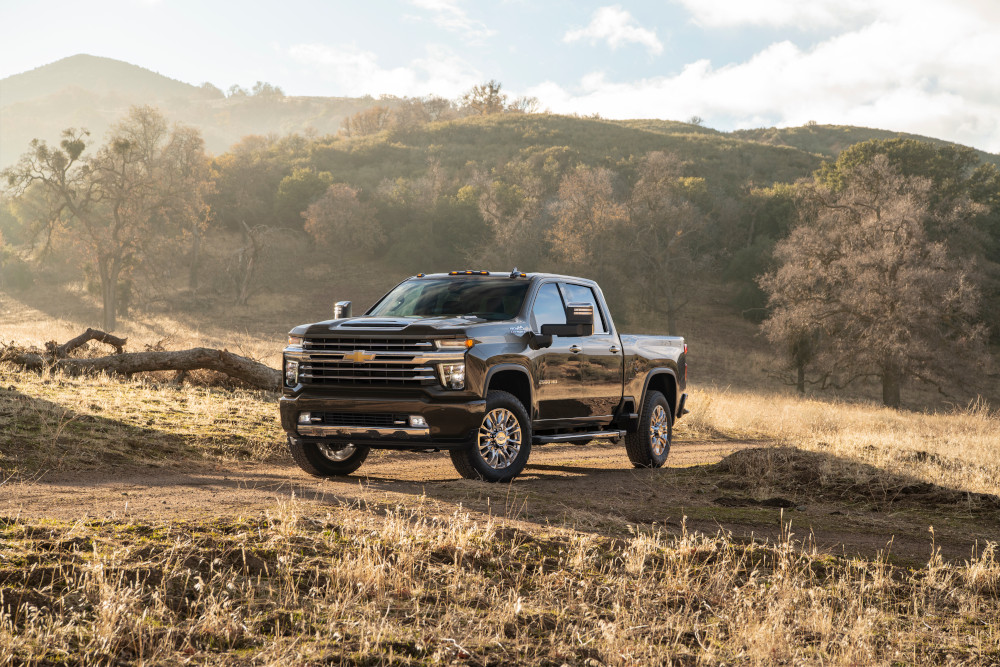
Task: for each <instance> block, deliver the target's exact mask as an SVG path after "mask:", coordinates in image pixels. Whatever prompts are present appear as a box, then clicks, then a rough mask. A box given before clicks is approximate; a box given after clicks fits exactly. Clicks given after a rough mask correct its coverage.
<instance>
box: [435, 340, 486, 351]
mask: <svg viewBox="0 0 1000 667" xmlns="http://www.w3.org/2000/svg"><path fill="white" fill-rule="evenodd" d="M434 344H435V345H437V348H438V349H439V350H468V349H469V348H470V347H472V346H473V345H475V344H476V341H474V340H472V339H471V338H444V339H438V340H436V341H434Z"/></svg>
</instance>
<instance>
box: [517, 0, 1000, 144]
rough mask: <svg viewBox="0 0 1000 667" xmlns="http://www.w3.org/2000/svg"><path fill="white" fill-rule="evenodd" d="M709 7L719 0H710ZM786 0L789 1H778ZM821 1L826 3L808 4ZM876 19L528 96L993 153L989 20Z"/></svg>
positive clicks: (962, 16)
mask: <svg viewBox="0 0 1000 667" xmlns="http://www.w3.org/2000/svg"><path fill="white" fill-rule="evenodd" d="M716 4H718V3H716ZM781 4H783V5H790V4H791V3H781ZM818 4H819V5H822V6H832V5H830V3H829V2H828V0H821V1H819V2H818ZM890 4H891V3H890V2H887V1H885V0H883V2H882V7H881V9H880V16H879V17H878V18H877V19H876V20H873V21H871V22H868V23H867V24H866V25H862V26H860V27H857V28H855V29H852V30H848V31H845V32H842V33H841V34H839V35H836V36H833V37H831V38H829V39H827V40H826V41H824V42H821V43H819V44H816V45H815V46H812V47H810V48H805V49H804V48H800V47H798V46H796V45H795V44H793V43H792V42H790V41H782V42H777V43H774V44H771V45H770V46H768V47H767V48H765V49H763V50H761V51H760V52H758V53H756V54H755V55H754V56H752V57H751V58H749V59H748V60H746V61H744V62H741V63H736V64H731V65H726V66H723V67H714V66H713V65H712V64H711V63H710V62H709V61H707V60H699V61H696V62H693V63H690V64H688V65H686V66H685V67H684V68H683V69H682V70H681V71H680V72H679V73H677V74H673V75H670V76H659V77H650V78H647V79H642V80H638V81H629V82H615V81H611V80H608V78H607V77H606V76H605V75H603V74H600V73H594V74H591V75H588V76H587V77H584V78H583V79H581V81H580V83H579V85H578V86H574V87H572V88H567V87H564V86H560V85H557V84H554V83H545V84H542V85H540V86H536V87H535V88H533V89H531V90H529V91H527V92H528V94H529V95H534V96H536V97H538V98H539V100H540V102H541V104H542V106H543V107H549V108H551V109H553V110H554V111H562V112H578V113H600V114H602V115H604V116H607V117H611V118H636V117H655V118H673V119H684V118H689V117H691V116H692V115H699V116H701V117H703V118H705V119H706V122H707V124H708V125H711V126H716V127H725V128H732V127H755V126H761V125H779V126H781V125H800V124H803V123H805V122H807V121H809V120H815V121H817V122H820V123H835V124H853V125H863V126H868V127H879V128H885V129H890V130H901V131H908V132H914V133H918V134H925V135H929V136H933V137H940V138H944V139H949V140H952V141H958V142H961V143H965V144H969V145H973V146H976V147H977V148H981V149H985V150H989V151H993V152H1000V96H998V95H997V92H996V91H998V90H1000V69H998V68H995V67H992V66H991V64H992V63H996V62H1000V27H998V25H997V22H995V21H993V22H991V21H986V20H983V16H984V14H983V12H988V11H989V8H988V7H987V6H984V5H983V4H982V2H979V1H977V0H959V2H951V3H949V4H944V3H940V4H935V6H934V8H933V11H920V12H918V11H911V12H908V13H900V14H893V13H892V12H890V11H888V10H887V7H888V5H890Z"/></svg>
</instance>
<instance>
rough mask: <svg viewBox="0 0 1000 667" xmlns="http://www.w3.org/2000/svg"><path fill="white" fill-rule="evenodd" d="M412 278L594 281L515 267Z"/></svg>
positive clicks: (418, 275) (427, 274) (421, 274)
mask: <svg viewBox="0 0 1000 667" xmlns="http://www.w3.org/2000/svg"><path fill="white" fill-rule="evenodd" d="M413 278H434V279H438V280H440V279H443V278H496V279H500V278H503V279H507V280H511V279H513V280H541V279H543V278H553V279H556V280H572V281H581V282H587V283H594V281H593V280H590V279H589V278H581V277H579V276H566V275H562V274H558V273H525V272H523V271H518V270H517V269H515V270H514V271H483V270H479V269H476V270H471V269H462V270H459V271H449V272H448V273H418V274H417V275H415V276H411V280H412V279H413Z"/></svg>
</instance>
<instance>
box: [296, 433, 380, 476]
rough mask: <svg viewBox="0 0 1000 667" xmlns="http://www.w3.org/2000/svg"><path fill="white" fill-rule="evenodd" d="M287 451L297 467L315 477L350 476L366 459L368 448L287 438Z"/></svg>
mask: <svg viewBox="0 0 1000 667" xmlns="http://www.w3.org/2000/svg"><path fill="white" fill-rule="evenodd" d="M288 449H289V451H291V453H292V458H293V459H295V462H296V463H298V464H299V467H300V468H302V469H303V470H305V471H306V472H307V473H309V474H310V475H315V476H316V477H337V476H340V475H350V474H351V473H352V472H354V471H355V470H357V469H358V468H360V467H361V464H362V463H364V462H365V459H366V458H368V452H369V451H370V450H369V449H368V447H362V446H361V445H352V444H340V443H338V444H330V443H326V442H307V441H305V440H298V439H296V438H292V437H290V436H289V438H288Z"/></svg>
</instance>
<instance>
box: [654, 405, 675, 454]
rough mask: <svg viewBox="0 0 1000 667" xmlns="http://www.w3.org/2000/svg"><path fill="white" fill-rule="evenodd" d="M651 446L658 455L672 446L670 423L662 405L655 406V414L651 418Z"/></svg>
mask: <svg viewBox="0 0 1000 667" xmlns="http://www.w3.org/2000/svg"><path fill="white" fill-rule="evenodd" d="M649 446H650V448H652V450H653V454H655V455H656V456H660V455H661V454H663V450H664V449H666V448H667V447H669V446H670V423H669V422H668V421H667V411H666V410H664V409H663V406H662V405H657V406H656V407H655V408H653V415H652V417H651V418H650V420H649Z"/></svg>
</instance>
